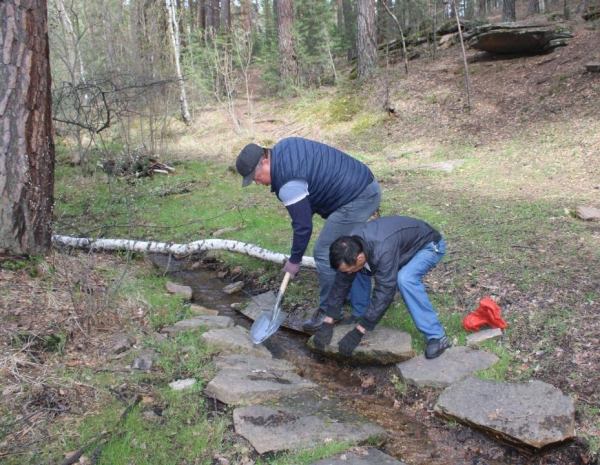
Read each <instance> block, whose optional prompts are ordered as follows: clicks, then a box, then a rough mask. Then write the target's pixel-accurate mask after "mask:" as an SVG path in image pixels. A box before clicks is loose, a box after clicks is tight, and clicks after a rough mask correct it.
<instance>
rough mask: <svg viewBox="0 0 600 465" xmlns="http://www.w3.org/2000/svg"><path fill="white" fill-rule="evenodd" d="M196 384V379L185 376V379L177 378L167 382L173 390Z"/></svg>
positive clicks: (180, 389)
mask: <svg viewBox="0 0 600 465" xmlns="http://www.w3.org/2000/svg"><path fill="white" fill-rule="evenodd" d="M194 384H196V380H195V379H194V378H186V379H178V380H177V381H173V382H172V383H169V387H170V388H171V389H173V390H174V391H182V390H184V389H187V388H189V387H192V386H193V385H194Z"/></svg>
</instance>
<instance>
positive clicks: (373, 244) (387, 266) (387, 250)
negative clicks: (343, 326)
mask: <svg viewBox="0 0 600 465" xmlns="http://www.w3.org/2000/svg"><path fill="white" fill-rule="evenodd" d="M350 235H351V236H356V237H358V238H359V239H360V241H361V242H362V246H363V251H364V253H365V256H366V258H367V263H368V264H369V268H370V270H371V273H372V274H373V276H374V278H375V287H374V289H373V294H372V298H371V303H370V304H369V306H368V307H367V311H366V312H365V315H364V316H363V318H362V319H361V321H360V325H361V326H363V327H364V328H366V329H368V330H373V329H374V328H375V325H377V323H379V320H381V318H382V317H383V315H384V313H385V311H386V310H387V308H388V307H389V306H390V304H391V303H392V301H393V300H394V296H395V295H396V289H397V277H398V271H400V268H402V267H403V266H404V265H406V264H407V263H408V262H409V261H410V260H411V259H412V258H413V257H414V256H415V254H416V253H417V252H418V251H420V250H421V249H422V248H423V247H425V246H426V245H427V244H429V243H430V242H439V241H440V240H441V238H442V236H441V235H440V233H439V232H437V231H436V230H435V229H433V228H432V227H431V226H430V225H429V224H427V223H426V222H425V221H422V220H418V219H416V218H410V217H408V216H386V217H383V218H378V219H376V220H373V221H368V222H367V223H365V224H364V225H363V226H361V227H360V228H358V229H357V230H355V231H353V233H352V234H350ZM365 271H366V269H365V268H363V269H362V270H361V271H360V272H365ZM355 277H356V273H353V274H346V273H342V272H339V271H338V272H337V273H336V276H335V281H334V284H333V287H332V288H331V292H330V293H329V299H328V301H327V315H328V316H330V317H332V318H339V314H340V310H341V308H342V305H343V304H344V300H345V298H346V296H347V295H348V293H349V292H350V287H351V286H352V283H353V282H354V278H355Z"/></svg>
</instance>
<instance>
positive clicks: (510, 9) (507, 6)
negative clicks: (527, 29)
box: [502, 0, 517, 23]
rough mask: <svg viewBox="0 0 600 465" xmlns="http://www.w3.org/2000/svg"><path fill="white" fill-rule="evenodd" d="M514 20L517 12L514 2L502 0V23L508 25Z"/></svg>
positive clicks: (513, 0)
mask: <svg viewBox="0 0 600 465" xmlns="http://www.w3.org/2000/svg"><path fill="white" fill-rule="evenodd" d="M516 20H517V12H516V9H515V0H503V8H502V21H503V22H505V23H510V22H514V21H516Z"/></svg>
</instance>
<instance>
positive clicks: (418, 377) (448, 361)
mask: <svg viewBox="0 0 600 465" xmlns="http://www.w3.org/2000/svg"><path fill="white" fill-rule="evenodd" d="M498 360H499V359H498V357H496V356H495V355H494V354H490V353H488V352H484V351H482V350H473V349H469V348H468V347H463V346H460V347H452V348H450V349H446V351H445V352H444V353H443V354H442V355H440V356H439V357H437V358H433V359H431V360H428V359H426V358H425V355H419V356H418V357H415V358H413V359H411V360H408V361H406V362H402V363H398V364H397V365H396V367H397V368H398V371H399V372H400V376H401V377H402V379H403V380H404V381H405V382H406V383H407V384H412V385H413V386H417V387H434V388H445V387H448V386H450V385H451V384H454V383H456V382H458V381H460V380H461V379H463V378H466V377H467V376H470V375H472V374H474V373H475V372H477V371H480V370H485V369H487V368H489V367H491V366H493V365H494V364H495V363H496V362H497V361H498Z"/></svg>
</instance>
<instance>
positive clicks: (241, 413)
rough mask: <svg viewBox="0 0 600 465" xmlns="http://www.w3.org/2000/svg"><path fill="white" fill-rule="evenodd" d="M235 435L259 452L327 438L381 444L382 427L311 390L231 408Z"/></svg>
mask: <svg viewBox="0 0 600 465" xmlns="http://www.w3.org/2000/svg"><path fill="white" fill-rule="evenodd" d="M233 424H234V427H235V431H236V433H237V434H239V435H241V436H243V437H244V438H246V439H247V440H248V441H249V442H250V444H252V446H253V447H254V448H255V449H256V451H257V452H258V453H259V454H264V453H266V452H270V451H281V450H297V449H302V448H306V447H314V446H315V445H317V444H324V443H328V442H330V441H338V442H348V443H350V444H354V445H363V444H367V443H368V444H372V445H381V444H382V443H383V442H384V441H385V438H386V433H385V431H384V429H383V428H381V427H380V426H377V425H375V424H373V423H371V422H369V421H368V420H365V419H364V418H362V417H360V416H359V415H358V414H357V413H355V412H353V411H348V410H346V409H344V408H343V406H341V405H340V404H339V403H338V402H337V401H335V400H330V399H322V398H320V397H319V396H317V395H316V394H314V393H304V394H300V395H296V396H289V397H284V398H280V399H278V400H277V402H274V403H271V404H269V405H254V406H250V407H240V408H237V409H235V410H234V411H233Z"/></svg>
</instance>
